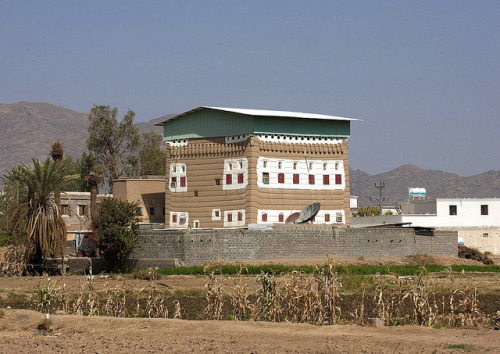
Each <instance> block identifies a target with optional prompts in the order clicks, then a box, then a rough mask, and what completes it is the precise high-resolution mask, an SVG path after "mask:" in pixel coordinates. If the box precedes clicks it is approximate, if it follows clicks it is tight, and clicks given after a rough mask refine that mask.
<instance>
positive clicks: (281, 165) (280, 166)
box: [278, 161, 283, 170]
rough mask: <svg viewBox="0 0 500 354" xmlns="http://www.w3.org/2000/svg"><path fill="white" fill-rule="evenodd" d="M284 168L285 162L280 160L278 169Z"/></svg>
mask: <svg viewBox="0 0 500 354" xmlns="http://www.w3.org/2000/svg"><path fill="white" fill-rule="evenodd" d="M282 168H283V162H282V161H278V169H280V170H281V169H282Z"/></svg>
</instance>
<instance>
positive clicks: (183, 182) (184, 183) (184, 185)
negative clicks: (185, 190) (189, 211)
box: [181, 176, 186, 187]
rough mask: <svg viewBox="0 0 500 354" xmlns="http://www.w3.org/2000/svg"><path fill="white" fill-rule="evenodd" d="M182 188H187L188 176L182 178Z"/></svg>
mask: <svg viewBox="0 0 500 354" xmlns="http://www.w3.org/2000/svg"><path fill="white" fill-rule="evenodd" d="M181 187H186V176H182V177H181Z"/></svg>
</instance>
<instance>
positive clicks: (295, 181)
mask: <svg viewBox="0 0 500 354" xmlns="http://www.w3.org/2000/svg"><path fill="white" fill-rule="evenodd" d="M299 183H300V176H299V174H298V173H294V174H293V184H299Z"/></svg>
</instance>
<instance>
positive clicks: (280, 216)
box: [278, 214, 285, 222]
mask: <svg viewBox="0 0 500 354" xmlns="http://www.w3.org/2000/svg"><path fill="white" fill-rule="evenodd" d="M278 221H279V222H284V221H285V216H284V215H283V214H280V215H279V216H278Z"/></svg>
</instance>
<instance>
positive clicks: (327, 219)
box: [325, 214, 330, 222]
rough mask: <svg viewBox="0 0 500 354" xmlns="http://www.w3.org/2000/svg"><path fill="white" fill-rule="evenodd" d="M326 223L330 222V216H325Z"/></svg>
mask: <svg viewBox="0 0 500 354" xmlns="http://www.w3.org/2000/svg"><path fill="white" fill-rule="evenodd" d="M325 222H330V214H325Z"/></svg>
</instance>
